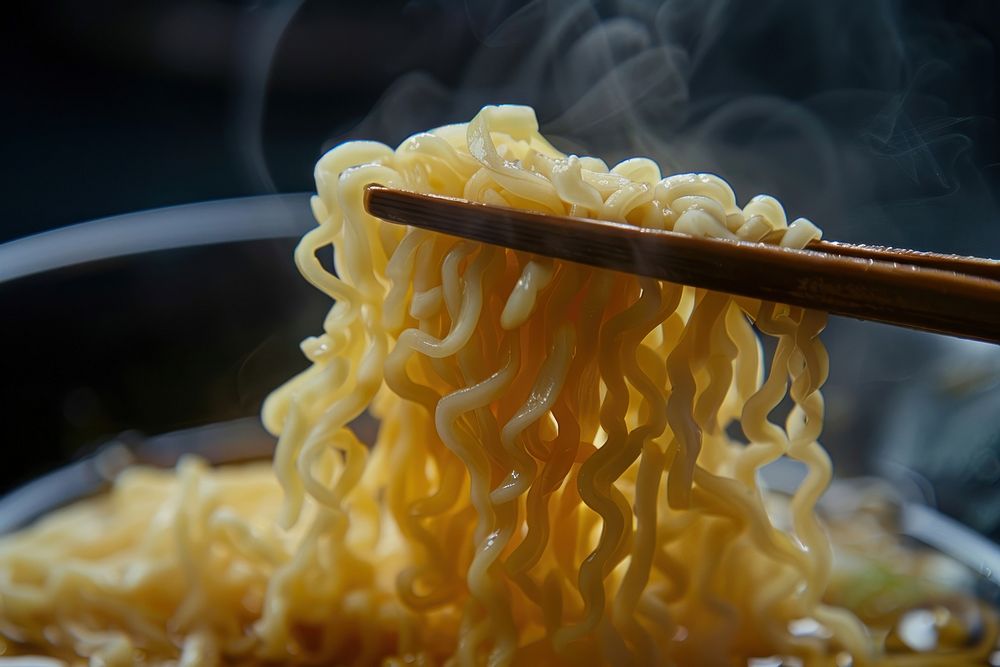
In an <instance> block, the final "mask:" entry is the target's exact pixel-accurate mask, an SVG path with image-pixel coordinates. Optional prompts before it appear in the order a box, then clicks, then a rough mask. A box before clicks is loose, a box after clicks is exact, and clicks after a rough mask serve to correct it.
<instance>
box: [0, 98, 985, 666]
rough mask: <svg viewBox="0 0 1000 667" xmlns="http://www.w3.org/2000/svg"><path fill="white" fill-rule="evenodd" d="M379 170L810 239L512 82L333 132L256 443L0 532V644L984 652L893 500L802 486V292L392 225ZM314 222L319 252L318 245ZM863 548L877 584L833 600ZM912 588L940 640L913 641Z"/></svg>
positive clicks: (394, 177) (591, 209) (807, 228)
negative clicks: (470, 101)
mask: <svg viewBox="0 0 1000 667" xmlns="http://www.w3.org/2000/svg"><path fill="white" fill-rule="evenodd" d="M373 182H378V183H382V184H384V185H388V186H391V187H399V188H405V189H410V190H415V191H420V192H433V193H438V194H445V195H451V196H457V197H464V198H466V199H470V200H473V201H480V202H486V203H490V204H497V205H503V206H513V207H518V208H525V209H530V210H537V211H545V212H552V213H558V214H570V215H576V216H583V217H594V218H601V219H607V220H615V221H620V222H626V223H630V224H635V225H641V226H646V227H656V228H662V229H671V230H674V231H678V232H683V233H688V234H693V235H699V236H709V237H718V238H738V239H743V240H749V241H762V242H765V243H773V244H780V245H783V246H786V247H793V248H798V247H803V246H804V245H806V244H807V243H808V242H809V241H811V240H813V239H816V238H819V230H818V229H817V228H816V227H815V226H814V225H813V224H812V223H810V222H808V221H807V220H804V219H801V218H800V219H796V220H794V221H792V222H791V223H790V224H789V222H788V220H787V218H786V216H785V212H784V210H783V209H782V207H781V205H780V204H779V203H778V202H777V201H776V200H774V199H773V198H770V197H767V196H758V197H755V198H753V199H751V200H750V201H749V202H748V203H746V204H745V205H744V206H742V207H741V206H739V205H738V204H737V200H736V197H735V195H734V193H733V192H732V190H731V188H729V186H728V185H727V184H726V183H725V181H723V180H722V179H721V178H719V177H717V176H714V175H709V174H678V175H671V176H667V177H663V175H662V174H661V173H660V170H659V168H658V167H657V165H656V164H655V163H653V162H652V161H650V160H646V159H642V158H636V159H632V160H627V161H625V162H622V163H620V164H618V165H615V166H613V167H608V166H607V165H605V164H604V163H603V162H601V161H600V160H599V159H596V158H587V157H576V156H565V155H562V154H561V153H559V152H558V151H557V150H555V149H554V148H553V147H552V146H551V145H550V144H549V143H548V142H547V141H545V139H544V138H543V137H542V136H541V135H540V134H539V133H538V127H537V123H536V121H535V118H534V114H533V112H532V111H531V110H530V109H528V108H525V107H511V106H507V107H487V108H485V109H483V111H482V112H481V113H480V114H479V115H477V116H476V118H474V119H473V120H472V121H471V122H470V123H468V124H467V125H453V126H446V127H443V128H439V129H437V130H433V131H431V132H427V133H422V134H418V135H415V136H414V137H411V138H410V139H408V140H406V141H404V142H403V143H402V144H401V145H400V146H399V147H398V148H396V149H391V148H389V147H387V146H385V145H382V144H377V143H372V142H351V143H348V144H344V145H342V146H340V147H338V148H335V149H334V150H332V151H330V153H328V154H327V155H325V156H324V157H323V158H322V159H321V160H320V162H319V163H318V165H317V167H316V183H317V191H318V195H317V196H316V197H314V198H313V200H312V209H313V213H314V216H315V218H316V221H317V222H318V223H319V224H318V226H316V227H315V228H314V229H312V230H311V231H309V232H308V233H307V234H306V235H305V236H304V238H303V239H302V241H301V243H300V245H299V247H298V249H297V251H296V255H295V259H296V263H297V265H298V267H299V269H300V271H301V272H302V274H303V276H304V277H305V278H306V279H307V280H308V281H309V282H310V283H311V284H313V285H314V286H315V287H317V288H318V289H320V290H322V291H323V292H324V293H326V294H328V295H329V296H330V297H331V298H332V299H333V300H334V304H333V306H332V308H331V309H330V312H329V315H328V316H327V317H326V319H325V321H324V322H323V329H322V332H321V333H319V334H318V335H317V336H315V337H311V338H308V339H307V340H305V341H304V342H303V343H302V350H303V352H304V354H305V355H306V357H307V358H308V359H309V360H310V361H311V364H312V365H311V366H310V367H309V368H308V369H307V370H306V371H304V372H303V373H301V374H300V375H298V376H296V377H295V378H292V379H291V380H289V381H288V382H287V383H286V384H285V385H284V386H282V387H280V388H279V389H278V390H276V391H275V392H274V393H273V394H272V395H271V396H270V398H269V399H268V400H267V402H266V403H265V406H264V410H263V419H264V423H265V425H266V427H267V428H268V429H269V430H270V431H271V432H273V433H274V434H276V435H278V436H279V440H278V445H277V449H276V451H275V456H274V461H273V465H272V466H264V465H260V464H250V465H246V466H242V467H226V468H218V469H212V468H210V467H208V466H207V465H206V464H205V463H204V462H203V461H200V460H197V459H193V458H189V459H186V460H183V461H181V462H180V463H179V464H178V466H177V468H176V471H156V470H151V469H145V468H134V469H130V470H127V471H125V472H124V473H122V474H121V475H120V476H119V478H118V479H117V481H116V482H115V485H114V488H113V489H112V490H111V491H110V493H108V494H107V495H105V496H102V497H100V498H98V499H94V500H90V501H86V502H84V503H81V504H78V505H75V506H72V507H70V508H67V509H65V510H60V511H58V512H55V513H53V514H52V515H51V516H49V517H46V518H45V519H43V520H42V521H40V522H39V523H37V524H36V525H35V526H33V527H31V528H29V529H27V530H25V531H22V532H20V533H16V534H14V535H11V536H9V537H6V538H4V540H3V541H2V542H0V635H2V637H3V641H4V642H5V645H4V648H5V650H6V652H7V653H9V654H14V655H17V654H33V653H35V654H37V653H46V654H50V655H53V656H56V657H58V658H60V659H62V660H65V661H67V662H78V661H87V660H90V661H96V662H97V663H98V664H108V665H119V664H121V665H127V664H182V665H202V664H268V663H282V664H357V665H364V664H385V665H402V664H409V663H418V664H427V665H433V664H440V665H444V664H454V665H487V664H488V665H509V664H516V665H520V664H551V665H561V664H566V665H570V664H572V665H576V664H595V665H603V664H612V665H625V664H663V665H733V664H748V663H749V664H753V662H754V661H761V660H778V661H780V660H785V661H787V662H789V663H795V662H798V663H799V664H807V665H846V664H854V665H916V664H927V665H931V664H935V665H940V664H985V661H986V659H987V657H988V656H989V654H990V653H991V651H992V650H993V647H994V644H995V642H996V629H995V620H994V613H993V611H992V610H990V609H988V608H987V607H985V606H983V605H981V604H979V603H977V602H976V601H975V600H974V599H973V598H971V597H969V596H968V595H963V594H959V593H956V592H955V590H954V589H948V588H947V587H946V586H940V587H934V586H931V585H924V586H916V585H910V584H909V583H908V584H906V585H905V586H904V585H902V584H900V583H899V582H901V581H902V582H911V583H912V582H914V581H918V580H923V579H926V578H927V577H926V575H927V573H928V572H929V571H931V570H934V569H935V568H938V569H940V568H942V567H943V568H946V567H947V566H942V565H941V564H940V562H938V561H933V560H932V559H931V560H928V559H927V558H925V557H924V556H922V555H919V554H916V553H915V552H913V551H912V550H910V549H908V548H907V547H906V546H905V545H903V544H902V543H901V542H900V541H899V539H898V537H897V536H896V535H895V534H894V532H893V530H892V522H891V518H887V517H886V516H885V512H884V508H885V506H886V504H885V503H884V502H881V501H877V500H873V501H872V502H871V503H870V506H867V507H860V508H858V509H857V511H856V512H854V513H853V514H852V515H851V516H852V518H851V519H849V520H843V519H839V518H838V517H837V516H835V515H831V516H829V517H828V521H826V522H824V521H822V520H821V518H820V516H819V514H818V512H817V510H816V505H817V503H818V501H819V499H820V497H821V496H822V494H823V492H824V490H825V489H826V488H827V486H828V485H829V483H830V481H831V478H832V468H831V464H830V460H829V457H828V456H827V454H826V452H825V451H824V449H823V448H822V446H821V445H820V444H819V442H818V438H819V436H820V433H821V430H822V425H823V417H824V404H823V399H822V394H821V392H820V388H821V386H822V384H823V382H824V381H825V379H826V376H827V373H828V369H829V361H828V359H827V355H826V351H825V348H824V347H823V345H822V343H821V342H820V339H819V335H820V332H821V331H822V329H823V328H824V325H825V315H824V314H823V313H820V312H815V311H809V310H803V309H800V308H792V307H787V306H783V305H780V304H772V303H766V302H760V301H756V300H752V299H745V298H736V297H732V296H729V295H725V294H721V293H716V292H711V291H707V290H700V289H694V288H690V287H683V286H679V285H674V284H669V283H663V282H660V281H656V280H652V279H646V278H638V277H634V276H629V275H623V274H617V273H613V272H608V271H601V270H597V269H592V268H587V267H583V266H579V265H573V264H569V263H564V262H559V261H555V260H551V259H547V258H542V257H537V256H532V255H530V254H528V253H521V252H515V251H511V250H505V249H501V248H496V247H493V246H487V245H482V244H477V243H471V242H467V241H461V240H458V239H454V238H450V237H444V236H441V235H437V234H433V233H430V232H425V231H422V230H418V229H409V228H404V227H398V226H394V225H390V224H387V223H384V222H382V221H379V220H377V219H375V218H373V217H372V216H370V215H368V214H367V213H366V212H365V210H364V206H363V190H364V187H365V185H367V184H369V183H373ZM331 247H332V253H333V257H334V263H335V266H336V269H337V271H336V274H332V273H330V272H328V271H327V270H326V269H324V268H323V264H322V263H321V261H320V257H319V255H320V254H322V253H329V252H331ZM762 338H767V339H770V340H771V341H773V352H771V353H770V354H765V353H764V346H763V345H762V342H761V341H762ZM786 399H788V400H789V401H790V403H791V404H792V407H791V409H782V408H781V407H780V406H781V404H782V402H783V401H785V400H786ZM366 410H368V411H370V412H371V414H373V415H375V416H376V417H377V418H378V419H379V420H380V422H381V424H380V427H379V429H378V434H377V436H376V438H375V442H374V445H373V446H372V447H370V448H369V447H368V446H367V445H366V444H364V443H362V441H361V440H360V439H359V438H358V437H357V435H356V434H355V433H354V431H352V430H351V429H350V428H349V427H348V424H349V423H350V422H351V421H352V420H353V419H355V418H357V417H358V416H359V415H361V414H362V413H364V412H365V411H366ZM733 433H738V434H739V437H736V436H733V435H732V434H733ZM779 459H789V460H793V461H797V462H798V464H799V465H800V466H801V467H802V468H803V469H804V471H805V475H804V477H803V478H802V480H801V482H800V483H798V484H797V485H796V486H795V487H794V488H790V489H788V491H789V494H788V495H787V496H779V494H775V493H773V492H771V491H769V490H768V489H767V488H766V486H765V485H763V484H762V483H761V481H760V471H761V470H762V469H763V468H765V467H766V466H768V465H769V464H771V463H773V462H775V461H778V460H779ZM872 497H876V498H877V497H878V496H877V494H876V495H875V496H872ZM862 525H863V526H864V527H863V528H859V527H858V526H862ZM831 534H832V535H833V536H834V537H835V538H836V539H835V540H834V541H833V542H832V541H831V537H830V536H831ZM834 542H835V543H836V544H837V545H838V546H837V547H836V550H835V546H834ZM845 545H846V546H845ZM876 547H877V548H876ZM929 563H930V564H929ZM879 568H881V570H880V569H879ZM882 570H884V571H885V572H887V573H889V574H894V575H896V579H893V580H892V583H893V586H885V585H881V586H880V585H869V586H868V588H867V589H865V591H864V592H865V595H864V596H860V597H859V596H858V595H852V593H856V592H858V591H859V586H858V583H859V581H861V580H862V579H863V578H864V577H866V576H868V575H869V574H870V573H871V572H873V571H882ZM859 573H860V574H859ZM948 576H951V575H948ZM944 578H945V579H947V578H948V577H947V576H946V577H944ZM888 594H891V595H888ZM887 595H888V596H887ZM914 610H916V611H921V612H927V613H928V614H930V616H929V617H926V616H925V617H920V619H923V620H922V621H920V622H924V624H925V625H927V626H928V627H930V628H932V629H933V634H934V635H935V641H934V642H933V645H930V646H923V645H921V646H914V645H913V640H911V639H907V637H906V636H905V633H903V632H902V630H901V627H900V623H901V622H902V621H903V620H906V619H912V618H913V616H912V614H910V613H909V612H911V611H914ZM928 618H929V620H928ZM920 619H918V620H920ZM907 622H908V623H911V624H912V623H914V622H915V621H912V620H907ZM0 664H2V663H0ZM759 664H765V663H764V662H760V663H759ZM775 664H776V663H775Z"/></svg>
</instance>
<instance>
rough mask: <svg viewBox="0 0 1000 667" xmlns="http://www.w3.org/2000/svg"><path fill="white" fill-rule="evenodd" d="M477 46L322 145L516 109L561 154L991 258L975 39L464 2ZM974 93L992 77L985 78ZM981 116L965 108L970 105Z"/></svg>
mask: <svg viewBox="0 0 1000 667" xmlns="http://www.w3.org/2000/svg"><path fill="white" fill-rule="evenodd" d="M463 10H464V11H465V13H466V15H467V19H468V21H469V22H470V23H471V25H472V30H473V32H474V34H476V36H477V37H478V38H479V40H480V46H479V49H478V51H477V52H476V53H475V55H474V56H473V58H472V59H471V60H470V61H469V63H468V65H467V66H466V68H465V70H464V73H463V76H462V78H461V81H460V83H459V84H458V85H457V86H455V87H452V88H448V87H446V86H444V85H442V84H441V83H439V82H436V81H434V80H433V79H431V78H430V77H428V76H427V75H425V74H422V73H420V72H414V73H411V74H408V75H405V76H403V77H401V78H400V79H399V80H397V81H396V83H395V84H394V85H392V86H391V87H390V88H389V89H388V90H387V91H386V92H385V94H384V95H383V97H382V99H381V101H380V102H379V103H378V105H377V106H376V107H375V109H373V111H372V112H371V114H370V115H369V116H368V117H367V118H366V119H365V120H364V121H363V122H362V123H361V124H360V125H359V126H358V127H356V128H354V129H353V130H352V131H351V132H350V133H348V134H345V135H339V136H336V137H331V138H330V140H329V141H328V142H327V143H328V145H334V144H336V143H338V142H340V141H343V140H345V139H348V138H355V137H365V138H374V139H379V140H382V141H386V142H387V143H390V144H395V143H398V142H399V141H400V140H402V139H403V138H405V137H406V136H408V135H409V134H412V133H413V132H417V131H419V130H422V129H426V128H427V127H432V126H436V125H441V124H444V123H449V122H457V121H463V120H468V119H469V118H471V117H472V116H473V115H474V114H475V112H476V111H477V110H478V109H479V108H480V107H482V106H483V105H484V104H493V103H498V102H508V103H522V104H530V105H531V106H533V107H535V109H536V110H537V112H538V115H539V120H540V122H541V123H542V129H543V131H544V132H545V133H546V134H548V135H551V136H552V137H553V138H554V143H556V145H557V146H559V147H560V148H562V149H564V150H566V151H569V152H573V153H587V154H591V155H597V156H600V157H603V158H604V159H605V160H607V161H608V162H615V161H617V160H620V159H622V158H624V157H628V156H633V155H646V156H649V157H652V158H653V159H655V160H657V161H658V162H660V163H661V165H664V168H665V169H667V170H671V171H711V172H715V173H718V174H720V175H722V176H724V177H725V178H726V179H727V180H729V181H730V182H731V183H733V185H734V187H735V188H736V191H737V195H738V196H739V197H740V198H741V199H747V198H749V197H751V196H753V195H754V194H757V193H761V192H764V193H768V194H772V195H775V196H777V197H778V198H779V199H781V200H782V201H783V202H785V203H786V205H787V207H788V209H789V212H790V214H791V215H793V216H797V215H805V216H807V217H810V218H811V219H813V220H815V221H816V222H817V223H818V224H819V225H820V226H821V227H823V229H824V230H825V232H826V234H827V236H828V237H829V238H836V239H840V240H846V241H856V242H870V243H888V244H895V245H907V246H910V247H916V248H925V249H935V250H941V251H947V252H960V253H967V254H980V255H982V254H992V255H994V256H997V255H1000V226H998V223H997V221H998V220H1000V216H997V215H996V212H997V209H996V204H995V202H994V201H993V199H992V197H991V193H990V188H989V184H988V182H987V181H986V179H985V178H984V176H983V174H982V171H981V167H980V166H979V165H977V164H976V160H977V159H978V158H979V157H980V156H979V155H978V152H979V151H978V150H977V146H978V145H979V144H983V145H986V144H987V142H989V141H990V140H991V139H992V138H993V126H992V121H991V119H985V118H982V117H975V116H973V115H968V114H964V113H963V107H966V108H975V107H976V105H975V104H973V103H971V102H974V101H975V100H973V99H971V98H972V97H973V96H974V95H980V96H983V95H987V96H988V95H991V94H992V91H986V90H978V91H972V92H968V91H963V90H962V84H963V82H967V78H966V76H965V74H964V72H966V71H967V68H968V67H969V66H970V65H975V64H978V65H979V66H983V64H986V63H990V62H992V53H991V51H990V46H989V44H988V42H986V41H985V40H984V39H982V38H979V37H977V36H976V35H973V34H964V33H962V32H961V31H960V29H959V28H958V27H956V26H955V25H953V24H951V23H949V22H948V21H945V20H944V19H943V18H942V19H940V20H928V19H925V20H923V21H922V22H919V23H918V22H915V21H912V20H907V19H906V18H905V17H904V16H902V15H901V14H900V13H899V12H898V11H897V6H896V4H895V3H893V2H888V1H878V2H871V3H849V4H848V5H846V6H845V5H843V4H840V3H799V2H794V1H793V0H766V1H762V2H755V3H731V2H728V1H727V0H710V1H707V2H697V3H693V2H682V1H680V0H668V1H667V2H664V3H661V4H656V5H654V4H653V3H645V2H633V1H627V0H620V1H619V2H612V3H601V4H600V5H595V4H591V3H589V2H585V1H580V0H535V1H534V2H530V3H528V4H527V5H524V6H517V5H516V4H515V3H511V2H507V3H504V2H499V3H474V2H466V3H465V4H464V8H463ZM983 80H990V79H989V78H988V77H983ZM982 106H983V105H979V107H978V108H981V107H982Z"/></svg>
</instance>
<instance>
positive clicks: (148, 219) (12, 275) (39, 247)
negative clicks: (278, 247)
mask: <svg viewBox="0 0 1000 667" xmlns="http://www.w3.org/2000/svg"><path fill="white" fill-rule="evenodd" d="M310 197H311V194H310V193H307V192H299V193H289V194H277V195H257V196H251V197H238V198H233V199H216V200H211V201H206V202H201V203H194V204H179V205H177V206H167V207H164V208H154V209H149V210H145V211H137V212H134V213H125V214H122V215H114V216H110V217H106V218H98V219H96V220H91V221H89V222H81V223H78V224H74V225H69V226H67V227H60V228H58V229H53V230H49V231H45V232H40V233H38V234H33V235H31V236H25V237H23V238H19V239H14V240H13V241H8V242H6V243H3V244H0V285H3V284H4V283H7V282H11V281H14V280H18V279H20V278H26V277H29V276H33V275H36V274H39V273H45V272H48V271H53V270H57V269H62V268H66V267H70V266H76V265H79V264H86V263H89V262H95V261H99V260H104V259H111V258H115V257H125V256H129V255H137V254H141V253H145V252H155V251H158V250H171V249H175V248H185V247H192V246H203V245H213V244H219V243H229V242H233V241H256V240H264V239H286V238H298V237H301V236H302V235H303V234H304V233H305V232H306V231H308V230H309V229H310V228H311V227H312V226H313V225H314V224H315V223H314V221H313V219H312V213H311V210H310V206H309V198H310Z"/></svg>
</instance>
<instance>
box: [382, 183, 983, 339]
mask: <svg viewBox="0 0 1000 667" xmlns="http://www.w3.org/2000/svg"><path fill="white" fill-rule="evenodd" d="M365 205H366V207H367V209H368V211H369V212H370V213H372V214H373V215H375V216H377V217H380V218H383V219H385V220H390V221H392V222H397V223H401V224H407V225H412V226H415V227H421V228H424V229H430V230H433V231H437V232H441V233H444V234H450V235H453V236H460V237H463V238H468V239H473V240H476V241H482V242H484V243H491V244H495V245H501V246H505V247H508V248H513V249H515V250H522V251H526V252H533V253H538V254H541V255H547V256H550V257H556V258H559V259H564V260H568V261H572V262H579V263H581V264H588V265H590V266H597V267H601V268H606V269H613V270H616V271H622V272H626V273H633V274H636V275H641V276H648V277H651V278H659V279H661V280H668V281H670V282H675V283H681V284H685V285H692V286H695V287H703V288H707V289H712V290H716V291H721V292H728V293H731V294H737V295H741V296H747V297H752V298H757V299H764V300H767V301H774V302H778V303H787V304H790V305H794V306H801V307H805V308H815V309H820V310H825V311H827V312H830V313H834V314H837V315H845V316H848V317H855V318H859V319H863V320H873V321H876V322H885V323H888V324H894V325H898V326H904V327H908V328H911V329H919V330H923V331H932V332H935V333H942V334H948V335H952V336H958V337H962V338H970V339H973V340H982V341H988V342H993V343H1000V280H995V279H993V277H994V276H997V275H998V274H997V272H998V271H1000V262H996V261H993V260H985V259H978V258H955V259H957V260H959V261H951V260H952V259H953V258H951V256H948V255H935V254H932V253H912V252H911V251H896V250H891V249H887V248H868V247H866V246H847V245H846V244H843V245H842V244H837V243H831V242H824V243H822V244H820V245H819V247H818V248H816V249H815V250H814V249H807V250H792V249H789V248H781V247H778V246H773V245H766V244H763V243H748V242H744V241H729V240H721V239H707V238H696V237H693V236H688V235H687V234H678V233H674V232H667V231H662V230H655V229H647V228H642V227H635V226H632V225H627V224H623V223H616V222H606V221H600V220H590V219H585V218H573V217H564V216H557V215H548V214H543V213H532V212H529V211H523V210H518V209H510V208H504V207H499V206H489V205H486V204H479V203H475V202H469V201H466V200H462V199H454V198H450V197H442V196H437V195H423V194H416V193H412V192H405V191H401V190H394V189H390V188H386V187H383V186H379V185H370V186H368V188H367V191H366V193H365ZM845 248H846V249H848V251H847V252H840V250H843V249H845ZM914 258H916V260H915V261H914ZM970 266H971V267H972V272H970V271H969V270H968V269H969V267H970ZM951 267H954V269H953V270H946V269H949V268H951Z"/></svg>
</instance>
